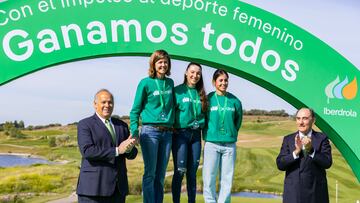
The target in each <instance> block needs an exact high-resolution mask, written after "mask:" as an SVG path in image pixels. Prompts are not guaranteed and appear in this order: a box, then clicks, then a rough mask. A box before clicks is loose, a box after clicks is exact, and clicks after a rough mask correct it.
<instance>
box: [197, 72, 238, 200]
mask: <svg viewBox="0 0 360 203" xmlns="http://www.w3.org/2000/svg"><path fill="white" fill-rule="evenodd" d="M212 82H213V85H214V86H215V89H216V90H215V91H214V92H211V93H210V94H208V101H209V111H208V113H207V127H206V129H205V130H204V140H205V146H204V165H203V183H204V187H203V195H204V200H205V202H206V203H210V202H211V203H213V202H218V203H225V202H226V203H230V198H231V187H232V180H233V175H234V164H235V159H236V141H237V136H238V131H239V128H240V126H241V122H242V106H241V102H240V100H239V99H238V98H236V96H234V95H233V94H231V93H230V92H227V91H226V90H227V88H228V84H229V75H228V73H227V72H226V71H224V70H216V71H215V73H214V75H213V81H212ZM219 171H220V191H219V196H218V199H217V201H216V176H217V174H218V172H219Z"/></svg>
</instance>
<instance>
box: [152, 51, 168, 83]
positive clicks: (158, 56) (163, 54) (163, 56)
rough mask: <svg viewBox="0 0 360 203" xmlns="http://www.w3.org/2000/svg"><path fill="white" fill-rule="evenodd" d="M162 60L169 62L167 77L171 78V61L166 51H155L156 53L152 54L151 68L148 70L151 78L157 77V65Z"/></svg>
mask: <svg viewBox="0 0 360 203" xmlns="http://www.w3.org/2000/svg"><path fill="white" fill-rule="evenodd" d="M160 59H167V61H168V69H167V71H166V74H165V75H167V76H169V75H170V74H171V73H170V70H171V61H170V57H169V54H168V53H167V52H166V51H165V50H162V49H161V50H156V51H154V53H152V54H151V56H150V61H149V65H150V67H149V70H148V74H149V77H151V78H155V76H156V70H155V63H156V62H157V61H158V60H160Z"/></svg>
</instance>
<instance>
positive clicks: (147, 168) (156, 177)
mask: <svg viewBox="0 0 360 203" xmlns="http://www.w3.org/2000/svg"><path fill="white" fill-rule="evenodd" d="M171 142H172V132H171V131H161V130H159V129H157V128H155V127H152V126H149V125H145V126H143V127H142V129H141V134H140V145H141V150H142V156H143V159H144V175H143V181H142V189H143V197H144V201H143V202H144V203H161V202H163V198H164V180H165V173H166V167H167V164H168V162H169V157H170V150H171Z"/></svg>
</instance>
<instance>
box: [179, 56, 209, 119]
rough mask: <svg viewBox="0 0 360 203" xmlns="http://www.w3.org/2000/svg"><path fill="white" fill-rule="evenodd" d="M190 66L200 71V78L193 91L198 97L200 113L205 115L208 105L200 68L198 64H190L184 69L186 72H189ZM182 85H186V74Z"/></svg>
mask: <svg viewBox="0 0 360 203" xmlns="http://www.w3.org/2000/svg"><path fill="white" fill-rule="evenodd" d="M192 65H194V66H197V67H199V68H200V70H201V77H200V80H199V81H198V82H197V83H196V85H195V89H196V90H197V92H198V94H199V95H200V101H201V110H202V112H204V113H205V112H207V110H208V106H209V104H208V100H207V96H206V91H205V87H204V80H203V76H202V67H201V65H200V64H198V63H195V62H190V63H189V65H188V66H187V67H186V72H187V71H188V70H189V68H190V66H192ZM183 84H185V85H186V84H187V78H186V73H185V74H184V82H183Z"/></svg>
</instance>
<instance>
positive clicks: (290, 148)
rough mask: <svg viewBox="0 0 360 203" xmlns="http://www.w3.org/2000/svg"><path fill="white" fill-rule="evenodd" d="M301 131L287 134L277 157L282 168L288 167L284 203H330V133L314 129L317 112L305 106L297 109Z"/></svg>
mask: <svg viewBox="0 0 360 203" xmlns="http://www.w3.org/2000/svg"><path fill="white" fill-rule="evenodd" d="M296 123H297V127H298V131H297V132H295V133H293V134H290V135H287V136H285V137H284V140H283V143H282V146H281V150H280V153H279V155H278V157H277V159H276V164H277V167H278V168H279V170H282V171H286V174H285V181H284V194H283V202H284V203H328V202H329V193H328V186H327V180H326V171H325V169H328V168H330V166H331V164H332V157H331V146H330V143H329V140H328V138H327V136H326V135H325V134H323V133H320V132H316V131H314V130H313V129H312V126H313V124H314V123H315V114H314V111H313V110H312V109H309V108H302V109H300V110H298V112H297V113H296Z"/></svg>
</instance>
